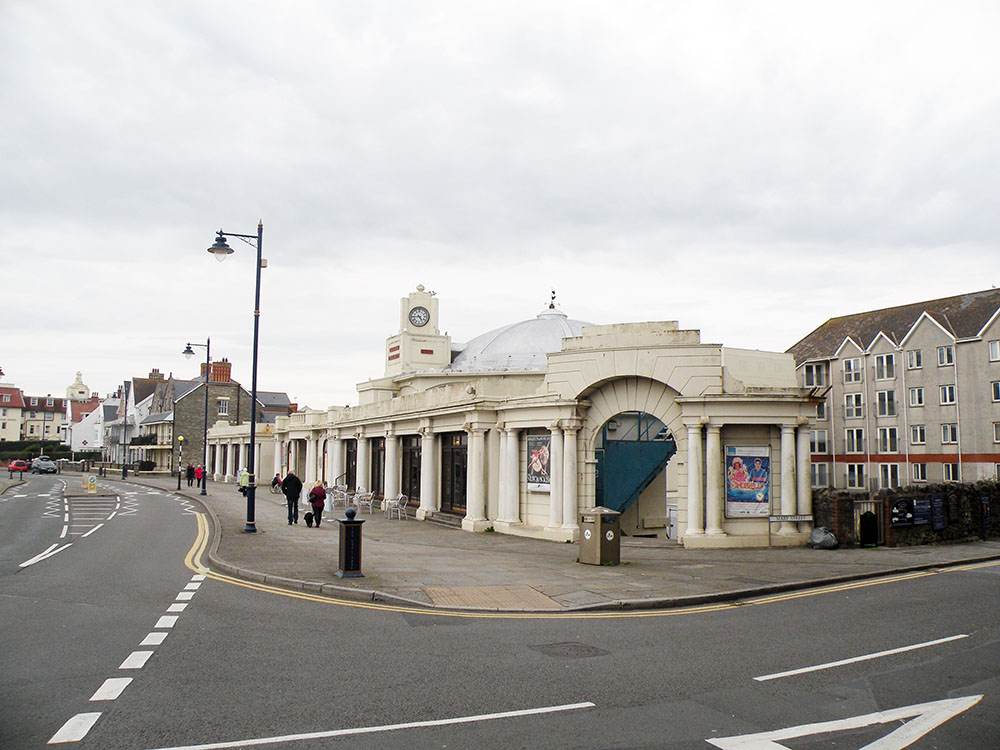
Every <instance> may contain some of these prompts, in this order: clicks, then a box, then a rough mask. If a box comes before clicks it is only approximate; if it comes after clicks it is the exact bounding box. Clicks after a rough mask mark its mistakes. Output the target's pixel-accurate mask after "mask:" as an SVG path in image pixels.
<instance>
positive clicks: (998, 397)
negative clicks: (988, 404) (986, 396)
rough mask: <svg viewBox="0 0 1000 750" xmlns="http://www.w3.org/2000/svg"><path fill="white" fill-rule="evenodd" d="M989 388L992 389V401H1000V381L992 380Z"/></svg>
mask: <svg viewBox="0 0 1000 750" xmlns="http://www.w3.org/2000/svg"><path fill="white" fill-rule="evenodd" d="M991 386H992V388H993V400H994V401H1000V381H996V380H994V381H993V383H991Z"/></svg>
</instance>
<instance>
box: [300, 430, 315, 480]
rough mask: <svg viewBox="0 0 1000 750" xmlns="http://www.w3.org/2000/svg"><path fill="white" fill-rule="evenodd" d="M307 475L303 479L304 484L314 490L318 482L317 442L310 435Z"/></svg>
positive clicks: (308, 440)
mask: <svg viewBox="0 0 1000 750" xmlns="http://www.w3.org/2000/svg"><path fill="white" fill-rule="evenodd" d="M305 473H306V475H305V476H304V477H303V478H302V484H304V485H305V486H306V487H308V488H309V489H310V490H311V489H312V486H313V484H314V483H315V482H316V440H315V439H314V438H313V437H312V436H311V435H310V436H309V437H307V438H306V472H305Z"/></svg>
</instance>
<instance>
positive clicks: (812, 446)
mask: <svg viewBox="0 0 1000 750" xmlns="http://www.w3.org/2000/svg"><path fill="white" fill-rule="evenodd" d="M809 452H810V453H826V452H827V447H826V430H811V431H810V432H809Z"/></svg>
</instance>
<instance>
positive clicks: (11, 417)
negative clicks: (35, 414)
mask: <svg viewBox="0 0 1000 750" xmlns="http://www.w3.org/2000/svg"><path fill="white" fill-rule="evenodd" d="M23 411H24V396H23V395H22V394H21V389H20V388H17V387H15V386H12V385H0V442H7V441H12V440H20V439H21V415H22V413H23Z"/></svg>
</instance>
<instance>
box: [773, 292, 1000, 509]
mask: <svg viewBox="0 0 1000 750" xmlns="http://www.w3.org/2000/svg"><path fill="white" fill-rule="evenodd" d="M998 317H1000V289H988V290H985V291H982V292H973V293H971V294H962V295H958V296H956V297H946V298H943V299H936V300H930V301H927V302H917V303H913V304H909V305H901V306H898V307H889V308H885V309H882V310H872V311H870V312H863V313H856V314H854V315H845V316H842V317H839V318H831V319H830V320H828V321H827V322H826V323H824V324H823V325H821V326H820V327H819V328H817V329H816V330H814V331H813V332H812V333H810V334H809V335H808V336H806V337H805V338H803V339H802V340H801V341H799V342H798V343H797V344H795V345H794V346H792V347H791V348H790V349H789V350H788V351H789V352H790V353H791V354H793V355H794V357H795V363H796V368H797V372H798V377H799V382H800V383H801V384H802V385H803V386H805V387H809V388H812V389H813V391H814V394H815V396H816V397H817V399H819V398H821V399H822V400H821V401H819V402H818V404H817V414H816V424H815V427H814V429H813V430H812V432H811V440H810V448H811V453H812V485H813V487H830V488H835V489H848V490H851V489H856V490H871V489H879V488H894V487H899V486H903V485H908V484H912V483H922V482H950V481H955V482H974V481H977V480H980V479H994V478H997V476H998V472H1000V320H998Z"/></svg>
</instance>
